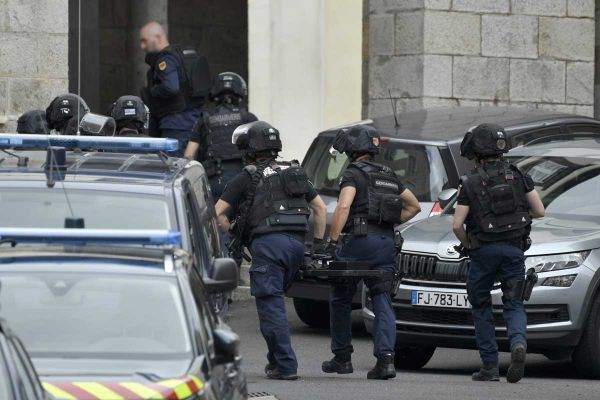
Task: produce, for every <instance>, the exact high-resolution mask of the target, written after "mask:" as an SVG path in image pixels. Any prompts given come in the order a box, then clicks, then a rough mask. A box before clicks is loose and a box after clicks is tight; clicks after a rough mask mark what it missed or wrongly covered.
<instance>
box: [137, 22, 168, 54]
mask: <svg viewBox="0 0 600 400" xmlns="http://www.w3.org/2000/svg"><path fill="white" fill-rule="evenodd" d="M168 45H169V40H168V39H167V32H165V28H163V26H162V25H161V24H159V23H158V22H156V21H151V22H148V23H147V24H146V25H144V26H143V27H142V29H140V46H141V47H142V50H144V51H146V52H156V51H161V50H162V49H164V48H165V47H167V46H168Z"/></svg>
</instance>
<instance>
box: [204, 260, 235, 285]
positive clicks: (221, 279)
mask: <svg viewBox="0 0 600 400" xmlns="http://www.w3.org/2000/svg"><path fill="white" fill-rule="evenodd" d="M212 270H213V271H212V272H213V273H212V278H205V279H204V286H205V287H206V291H207V292H208V293H225V292H231V291H232V290H233V289H235V288H236V287H237V285H238V279H239V277H238V266H237V264H236V262H235V261H234V260H233V259H231V258H217V259H215V261H214V263H213V266H212Z"/></svg>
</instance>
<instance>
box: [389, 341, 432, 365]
mask: <svg viewBox="0 0 600 400" xmlns="http://www.w3.org/2000/svg"><path fill="white" fill-rule="evenodd" d="M395 351H396V354H395V355H394V366H395V367H396V369H405V370H413V371H414V370H417V369H421V368H423V367H424V366H425V364H427V363H428V362H429V360H431V357H433V353H435V346H411V345H398V344H397V345H396V350H395Z"/></svg>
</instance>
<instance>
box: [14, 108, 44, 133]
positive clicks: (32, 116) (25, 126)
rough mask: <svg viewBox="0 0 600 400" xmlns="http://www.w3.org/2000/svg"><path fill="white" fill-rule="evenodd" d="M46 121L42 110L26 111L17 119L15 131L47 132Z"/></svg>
mask: <svg viewBox="0 0 600 400" xmlns="http://www.w3.org/2000/svg"><path fill="white" fill-rule="evenodd" d="M49 132H50V129H48V122H47V121H46V112H45V111H44V110H31V111H27V112H26V113H24V114H23V115H21V116H20V117H19V119H18V120H17V133H30V134H41V135H43V134H48V133H49Z"/></svg>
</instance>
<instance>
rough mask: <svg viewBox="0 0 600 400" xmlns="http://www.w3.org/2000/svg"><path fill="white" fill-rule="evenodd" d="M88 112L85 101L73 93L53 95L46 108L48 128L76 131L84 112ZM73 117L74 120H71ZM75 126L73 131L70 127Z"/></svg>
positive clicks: (71, 133)
mask: <svg viewBox="0 0 600 400" xmlns="http://www.w3.org/2000/svg"><path fill="white" fill-rule="evenodd" d="M88 112H90V108H89V107H88V105H87V104H86V102H85V101H84V100H83V99H82V98H81V97H79V96H77V95H76V94H73V93H67V94H63V95H61V96H58V97H55V98H54V100H52V102H51V103H50V105H49V106H48V108H46V121H48V128H50V129H56V130H60V131H63V132H64V133H65V134H70V135H73V134H75V133H77V126H78V125H79V122H80V121H81V119H82V118H83V116H84V115H85V114H87V113H88ZM71 119H74V122H71ZM73 127H75V131H74V132H73V131H72V130H73V129H72V128H73Z"/></svg>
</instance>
